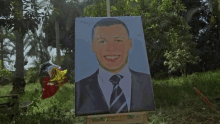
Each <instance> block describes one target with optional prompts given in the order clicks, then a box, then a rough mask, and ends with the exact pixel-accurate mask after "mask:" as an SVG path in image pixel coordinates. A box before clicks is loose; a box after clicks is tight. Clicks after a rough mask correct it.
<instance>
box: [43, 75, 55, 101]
mask: <svg viewBox="0 0 220 124" xmlns="http://www.w3.org/2000/svg"><path fill="white" fill-rule="evenodd" d="M49 81H50V77H46V78H44V83H43V90H42V93H43V95H42V99H46V98H50V97H51V96H53V95H55V94H56V92H57V91H58V88H57V87H56V86H54V85H48V83H49Z"/></svg>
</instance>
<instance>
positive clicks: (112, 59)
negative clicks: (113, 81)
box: [104, 55, 120, 62]
mask: <svg viewBox="0 0 220 124" xmlns="http://www.w3.org/2000/svg"><path fill="white" fill-rule="evenodd" d="M104 57H105V59H106V60H107V61H111V62H114V61H116V60H118V58H119V57H120V55H106V56H104Z"/></svg>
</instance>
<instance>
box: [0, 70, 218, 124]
mask: <svg viewBox="0 0 220 124" xmlns="http://www.w3.org/2000/svg"><path fill="white" fill-rule="evenodd" d="M219 75H220V70H216V71H210V72H204V73H194V74H192V75H189V76H187V77H179V78H169V79H166V80H154V79H153V89H154V97H155V103H156V111H155V112H148V114H147V117H148V121H149V124H185V123H193V124H194V123H196V124H198V123H199V124H220V115H218V114H217V113H216V112H215V111H213V110H211V109H210V108H209V107H208V106H207V105H206V103H205V102H203V100H202V99H201V98H200V97H199V96H198V95H197V94H196V93H195V91H194V90H193V86H195V87H196V88H198V89H199V90H200V91H201V92H202V93H203V94H204V95H205V96H206V97H207V98H208V99H209V101H210V102H211V103H212V105H213V106H214V107H215V108H216V110H217V111H218V112H220V101H217V99H216V98H220V90H219V89H220V76H219ZM11 88H12V86H11V85H6V86H0V89H1V90H0V94H1V95H6V94H9V92H10V90H11ZM37 88H38V89H39V90H35V89H37ZM25 92H26V93H25V95H23V96H21V101H30V100H31V101H34V104H33V105H31V106H30V108H29V109H28V112H27V113H21V115H20V116H16V117H15V118H14V121H15V122H16V124H17V123H18V124H20V123H27V124H28V123H31V124H32V123H33V124H35V123H36V124H50V123H55V124H56V123H67V124H70V123H71V124H73V123H74V124H85V123H86V118H85V117H79V118H78V117H77V118H75V117H74V113H73V112H71V110H72V109H74V85H73V84H65V85H64V87H63V88H62V89H60V90H59V91H58V92H57V93H56V94H55V96H53V97H51V98H48V99H45V100H42V99H41V86H40V84H39V83H35V84H28V85H27V86H26V88H25ZM0 100H1V99H0ZM1 102H2V101H1ZM100 119H101V120H105V118H96V120H100ZM1 120H2V119H1ZM4 122H5V123H7V118H5V120H4ZM0 123H2V122H0Z"/></svg>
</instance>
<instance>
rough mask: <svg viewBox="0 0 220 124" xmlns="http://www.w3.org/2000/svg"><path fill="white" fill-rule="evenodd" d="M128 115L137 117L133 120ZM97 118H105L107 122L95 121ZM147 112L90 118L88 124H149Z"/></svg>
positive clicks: (93, 116)
mask: <svg viewBox="0 0 220 124" xmlns="http://www.w3.org/2000/svg"><path fill="white" fill-rule="evenodd" d="M128 115H135V117H133V118H128ZM95 117H105V118H107V121H93V118H95ZM147 122H148V121H147V114H146V112H139V113H120V114H105V115H99V116H97V115H92V116H88V121H87V124H130V123H144V124H147Z"/></svg>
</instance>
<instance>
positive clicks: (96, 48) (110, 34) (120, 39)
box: [92, 24, 132, 73]
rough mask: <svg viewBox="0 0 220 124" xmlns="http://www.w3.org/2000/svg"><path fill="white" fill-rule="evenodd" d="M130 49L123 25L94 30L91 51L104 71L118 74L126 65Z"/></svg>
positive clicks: (130, 44) (130, 41) (101, 27)
mask: <svg viewBox="0 0 220 124" xmlns="http://www.w3.org/2000/svg"><path fill="white" fill-rule="evenodd" d="M131 48H132V40H131V39H129V37H128V33H127V31H126V29H125V27H124V26H123V25H121V24H115V25H111V26H98V27H96V28H95V29H94V39H93V43H92V50H93V52H95V53H96V57H97V59H98V61H99V64H100V66H102V67H103V68H104V69H105V70H108V71H110V72H112V73H118V72H120V71H121V70H122V69H123V67H124V66H125V65H126V64H127V60H128V54H129V50H130V49H131Z"/></svg>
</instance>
